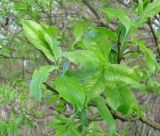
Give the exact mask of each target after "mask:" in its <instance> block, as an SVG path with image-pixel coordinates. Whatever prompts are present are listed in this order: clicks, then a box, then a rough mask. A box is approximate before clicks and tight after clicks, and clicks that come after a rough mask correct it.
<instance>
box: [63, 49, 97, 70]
mask: <svg viewBox="0 0 160 136" xmlns="http://www.w3.org/2000/svg"><path fill="white" fill-rule="evenodd" d="M63 56H64V57H66V58H68V59H69V60H70V61H71V62H73V63H75V64H80V65H81V67H97V66H98V63H99V60H98V58H97V56H96V54H94V52H92V51H89V50H75V51H68V52H64V53H63Z"/></svg>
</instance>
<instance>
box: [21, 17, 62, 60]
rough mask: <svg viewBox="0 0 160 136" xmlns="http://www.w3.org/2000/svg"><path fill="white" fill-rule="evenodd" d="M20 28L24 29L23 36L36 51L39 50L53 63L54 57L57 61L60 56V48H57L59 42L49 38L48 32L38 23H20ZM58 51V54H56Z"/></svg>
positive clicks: (26, 21) (29, 21)
mask: <svg viewBox="0 0 160 136" xmlns="http://www.w3.org/2000/svg"><path fill="white" fill-rule="evenodd" d="M22 26H23V29H24V34H25V36H26V38H27V39H28V40H29V41H30V42H31V43H32V44H33V45H34V46H35V47H36V48H37V49H38V50H41V51H42V52H43V53H44V54H45V55H46V56H47V58H48V59H50V60H51V61H54V56H55V57H56V59H58V58H59V57H60V56H57V54H59V53H60V50H61V49H60V47H58V45H59V42H58V41H57V40H56V39H55V38H53V37H52V36H50V32H47V31H50V30H48V29H47V30H46V29H45V28H44V27H42V26H41V25H39V24H38V23H36V22H34V21H31V20H24V21H22ZM57 51H58V53H57Z"/></svg>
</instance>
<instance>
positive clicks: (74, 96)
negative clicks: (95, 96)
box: [56, 76, 85, 110]
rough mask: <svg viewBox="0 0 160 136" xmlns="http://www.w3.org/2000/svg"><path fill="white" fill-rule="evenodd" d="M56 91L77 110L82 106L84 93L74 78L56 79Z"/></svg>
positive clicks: (61, 77) (63, 77)
mask: <svg viewBox="0 0 160 136" xmlns="http://www.w3.org/2000/svg"><path fill="white" fill-rule="evenodd" d="M56 90H57V91H58V92H59V94H60V95H61V97H62V98H64V99H65V100H66V101H68V102H69V103H71V104H73V105H75V106H76V107H77V108H78V110H81V109H82V108H83V106H84V101H85V92H84V89H83V87H82V86H81V84H80V82H79V81H78V80H77V79H76V78H74V77H67V76H60V77H57V78H56Z"/></svg>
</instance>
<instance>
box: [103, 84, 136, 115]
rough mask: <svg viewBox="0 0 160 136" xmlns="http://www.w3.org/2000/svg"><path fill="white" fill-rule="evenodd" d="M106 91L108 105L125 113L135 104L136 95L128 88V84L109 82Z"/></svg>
mask: <svg viewBox="0 0 160 136" xmlns="http://www.w3.org/2000/svg"><path fill="white" fill-rule="evenodd" d="M105 93H106V96H107V103H108V105H109V106H110V107H111V108H113V109H114V110H119V111H120V112H122V113H124V114H127V113H128V112H129V110H130V108H131V107H132V105H134V104H135V97H134V95H133V94H132V93H131V91H130V90H129V89H128V86H127V85H125V84H124V83H122V82H119V83H114V82H108V85H107V87H106V90H105ZM122 108H123V110H122Z"/></svg>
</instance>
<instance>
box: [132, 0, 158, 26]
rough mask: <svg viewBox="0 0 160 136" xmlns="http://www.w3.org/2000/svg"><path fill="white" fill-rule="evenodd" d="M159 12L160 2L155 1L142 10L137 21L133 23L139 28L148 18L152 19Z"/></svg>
mask: <svg viewBox="0 0 160 136" xmlns="http://www.w3.org/2000/svg"><path fill="white" fill-rule="evenodd" d="M159 12H160V0H155V1H154V2H151V3H150V4H148V5H147V6H146V8H145V10H143V14H142V15H141V16H140V17H139V19H138V20H137V21H136V22H135V24H136V26H137V27H139V26H141V25H142V24H143V22H145V21H146V20H147V19H148V17H152V16H154V15H156V14H158V13H159Z"/></svg>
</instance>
